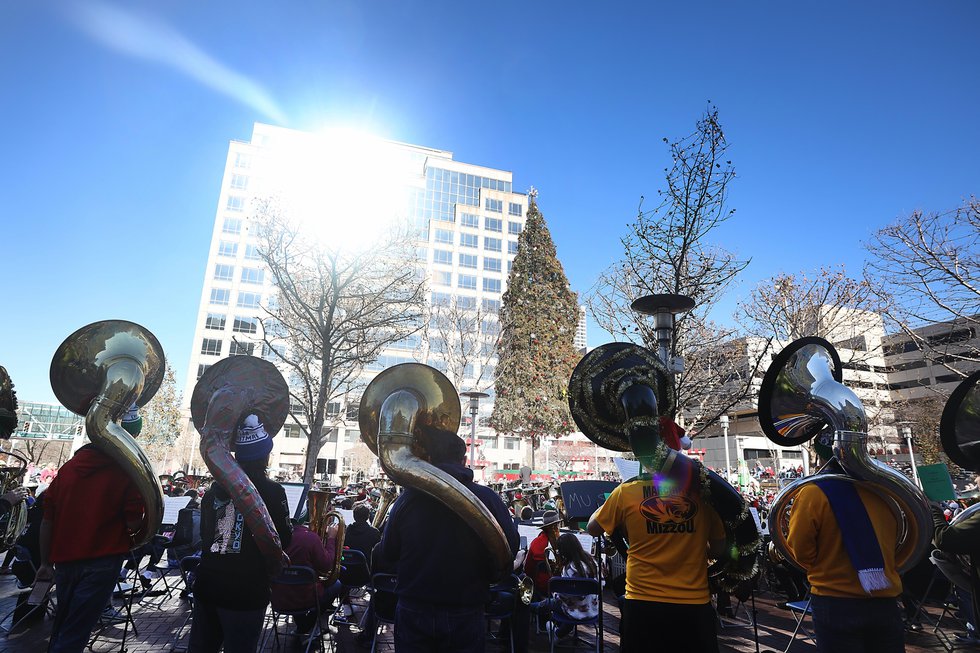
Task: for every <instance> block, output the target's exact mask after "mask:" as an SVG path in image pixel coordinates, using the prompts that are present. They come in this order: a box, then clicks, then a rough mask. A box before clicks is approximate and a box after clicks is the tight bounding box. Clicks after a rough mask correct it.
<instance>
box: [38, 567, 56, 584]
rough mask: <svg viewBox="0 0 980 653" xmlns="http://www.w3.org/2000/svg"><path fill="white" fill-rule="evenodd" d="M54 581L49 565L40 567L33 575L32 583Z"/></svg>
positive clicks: (52, 570)
mask: <svg viewBox="0 0 980 653" xmlns="http://www.w3.org/2000/svg"><path fill="white" fill-rule="evenodd" d="M48 580H54V568H53V567H52V566H51V565H41V566H40V567H38V568H37V573H36V574H35V575H34V582H35V583H36V582H39V581H48Z"/></svg>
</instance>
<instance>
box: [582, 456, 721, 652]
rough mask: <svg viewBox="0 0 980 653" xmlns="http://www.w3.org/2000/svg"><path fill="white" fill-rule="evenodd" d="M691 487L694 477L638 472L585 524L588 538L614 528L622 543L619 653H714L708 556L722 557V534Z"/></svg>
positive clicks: (714, 515)
mask: <svg viewBox="0 0 980 653" xmlns="http://www.w3.org/2000/svg"><path fill="white" fill-rule="evenodd" d="M673 455H676V452H674V454H673ZM671 458H672V456H668V460H667V463H666V464H665V466H664V468H666V467H669V464H670V460H671ZM662 469H663V468H662ZM687 469H689V470H693V469H696V468H695V467H693V466H692V467H687ZM699 487H700V486H699V483H698V482H697V475H696V474H695V475H694V479H693V480H692V479H688V480H686V481H678V480H676V479H670V478H668V477H667V476H666V475H664V474H661V473H656V474H653V475H652V476H651V475H647V474H644V475H641V476H639V477H637V478H636V479H633V480H630V481H626V482H625V483H623V484H622V485H620V486H619V487H617V488H616V489H615V490H614V491H613V492H612V494H610V495H609V498H608V499H607V500H606V502H605V503H604V504H603V505H602V507H600V508H599V510H597V511H596V512H595V514H593V515H592V518H591V519H590V520H589V525H588V531H589V533H590V534H591V535H593V536H598V535H601V534H602V533H604V532H605V533H612V532H613V531H615V530H616V529H617V528H620V529H622V531H624V532H625V534H626V536H627V539H628V540H629V555H628V556H627V559H626V604H625V607H624V610H623V621H622V625H621V628H620V636H621V639H620V642H621V650H622V651H623V652H624V653H639V652H640V651H644V652H646V651H670V653H680V652H683V651H690V652H692V653H695V652H696V653H702V652H704V653H715V652H716V651H718V638H717V633H716V616H715V612H714V610H713V609H712V607H711V601H710V599H711V595H710V593H709V591H708V557H709V555H710V556H711V557H712V558H719V557H721V555H722V554H723V552H724V548H725V529H724V526H723V525H722V522H721V519H720V518H719V517H718V514H717V513H716V512H715V510H714V509H713V508H712V507H711V506H710V505H708V504H707V503H706V502H705V501H704V500H703V499H702V497H701V496H700V492H699ZM681 625H682V627H681Z"/></svg>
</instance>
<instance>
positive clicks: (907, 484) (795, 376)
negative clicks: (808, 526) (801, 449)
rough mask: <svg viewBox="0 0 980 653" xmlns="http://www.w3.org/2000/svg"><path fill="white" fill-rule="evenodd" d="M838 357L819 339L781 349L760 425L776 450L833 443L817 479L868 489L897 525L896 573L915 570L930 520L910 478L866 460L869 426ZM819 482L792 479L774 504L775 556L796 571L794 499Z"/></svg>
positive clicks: (763, 397)
mask: <svg viewBox="0 0 980 653" xmlns="http://www.w3.org/2000/svg"><path fill="white" fill-rule="evenodd" d="M841 369H842V368H841V361H840V356H839V355H838V354H837V350H836V349H834V347H833V345H831V344H830V343H829V342H827V341H826V340H824V339H823V338H816V337H811V338H801V339H799V340H796V341H794V342H792V343H791V344H790V345H788V346H787V347H786V348H785V349H783V350H782V351H781V352H780V353H779V354H778V355H776V356H775V358H774V359H773V361H772V364H771V365H770V366H769V369H768V370H767V371H766V374H765V377H764V378H763V380H762V388H761V390H760V392H759V423H760V424H761V426H762V430H763V432H764V433H765V434H766V436H767V437H768V438H769V439H770V440H772V441H773V442H775V443H776V444H778V445H781V446H785V447H789V446H796V445H802V444H805V443H806V442H808V441H810V440H811V439H813V438H814V437H817V436H818V435H820V436H821V437H825V438H826V439H827V440H828V441H830V440H831V439H832V443H831V444H832V448H833V455H834V458H835V459H836V461H837V463H839V465H840V467H841V468H843V470H844V473H843V474H841V473H837V472H835V471H832V470H835V469H836V465H830V464H828V465H826V466H824V467H823V468H822V469H821V470H820V471H818V472H817V475H819V476H820V478H839V479H843V480H847V481H850V482H858V481H864V482H867V485H866V486H865V487H867V488H869V489H871V490H873V491H874V492H875V493H876V494H878V495H879V496H880V497H881V498H882V499H884V500H885V503H886V504H887V505H888V507H889V508H890V509H891V511H892V513H893V514H894V516H895V519H896V521H897V523H898V525H899V529H898V538H897V541H896V542H895V564H896V566H897V567H898V570H899V572H904V571H906V570H908V569H910V568H911V567H913V566H914V565H915V564H916V563H917V562H918V561H919V559H920V558H921V557H922V556H923V555H925V554H926V553H927V552H928V551H929V548H930V544H931V538H932V516H931V513H930V509H929V504H928V501H927V500H926V497H925V495H924V494H922V491H921V490H920V489H919V488H918V487H916V486H915V485H914V484H913V483H912V482H911V481H910V480H909V479H908V478H906V477H905V476H904V475H903V474H901V473H900V472H898V471H897V470H895V469H892V468H891V467H889V466H888V465H885V464H883V463H881V462H879V461H877V460H875V459H874V458H872V457H871V456H870V455H869V454H868V445H867V442H868V418H867V415H866V414H865V411H864V405H863V404H862V403H861V400H860V399H858V397H857V395H855V394H854V392H853V391H852V390H851V389H850V388H848V387H847V386H845V385H843V384H842V383H841ZM817 475H812V476H808V477H806V478H802V479H797V480H795V481H793V482H792V483H790V484H789V485H787V486H786V487H785V488H783V489H782V490H781V491H780V492H779V494H777V495H776V497H775V498H774V499H773V503H772V507H771V509H770V512H769V534H770V537H771V538H772V545H773V548H774V549H775V551H776V553H777V554H778V555H780V556H781V557H782V558H784V559H786V560H788V561H789V562H790V563H792V564H793V565H794V566H796V567H799V568H801V569H802V565H801V564H800V563H799V562H798V561H797V560H795V559H794V558H793V556H792V554H791V552H790V551H789V548H788V547H787V545H786V537H787V536H788V534H789V512H790V510H791V506H792V503H793V499H795V498H796V496H797V495H798V494H799V493H800V491H801V490H802V489H803V488H804V487H806V485H808V484H810V483H813V482H814V481H816V480H817Z"/></svg>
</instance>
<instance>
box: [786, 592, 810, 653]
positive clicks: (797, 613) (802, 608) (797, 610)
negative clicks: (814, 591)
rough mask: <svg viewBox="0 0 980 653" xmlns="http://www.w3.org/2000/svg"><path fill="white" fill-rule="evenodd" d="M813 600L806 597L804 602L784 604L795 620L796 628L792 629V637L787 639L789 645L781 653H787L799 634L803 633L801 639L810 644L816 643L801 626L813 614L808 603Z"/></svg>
mask: <svg viewBox="0 0 980 653" xmlns="http://www.w3.org/2000/svg"><path fill="white" fill-rule="evenodd" d="M812 600H813V597H812V596H807V597H806V601H790V602H788V603H787V604H786V607H787V608H789V610H790V612H791V613H792V614H793V618H794V619H796V627H795V628H794V629H793V635H792V637H790V638H789V643H788V644H787V645H786V648H785V649H783V653H789V649H790V647H792V646H793V642H795V641H796V636H797V635H799V634H800V633H801V632H802V633H803V639H808V640H810V641H811V642H813V641H816V639H815V638H814V636H813V633H811V632H810V631H809V630H807V629H806V626H804V625H803V621H804V620H805V619H806V616H807V615H812V614H813V608H811V607H810V602H811V601H812Z"/></svg>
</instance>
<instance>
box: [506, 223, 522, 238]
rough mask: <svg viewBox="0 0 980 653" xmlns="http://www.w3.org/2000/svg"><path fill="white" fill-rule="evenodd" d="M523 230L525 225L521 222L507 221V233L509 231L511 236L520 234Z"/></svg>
mask: <svg viewBox="0 0 980 653" xmlns="http://www.w3.org/2000/svg"><path fill="white" fill-rule="evenodd" d="M522 231H524V225H522V224H521V223H520V222H508V223H507V233H509V234H510V235H511V236H520V235H521V232H522Z"/></svg>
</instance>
